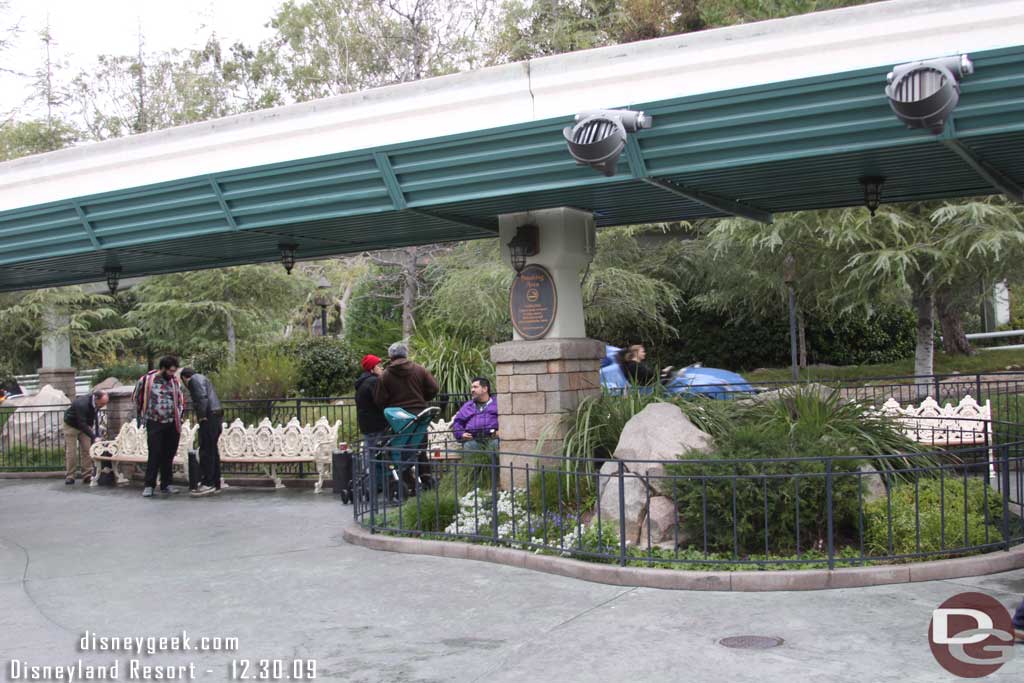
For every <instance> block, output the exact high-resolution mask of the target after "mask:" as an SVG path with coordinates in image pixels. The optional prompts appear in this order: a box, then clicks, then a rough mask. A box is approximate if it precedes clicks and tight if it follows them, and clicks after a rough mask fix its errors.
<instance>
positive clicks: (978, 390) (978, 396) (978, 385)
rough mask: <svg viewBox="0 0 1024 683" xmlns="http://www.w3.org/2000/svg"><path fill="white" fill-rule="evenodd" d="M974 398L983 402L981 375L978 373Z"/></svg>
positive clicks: (975, 378) (975, 377) (975, 379)
mask: <svg viewBox="0 0 1024 683" xmlns="http://www.w3.org/2000/svg"><path fill="white" fill-rule="evenodd" d="M974 391H975V394H974V400H975V401H977V402H978V403H981V375H980V374H977V375H975V376H974Z"/></svg>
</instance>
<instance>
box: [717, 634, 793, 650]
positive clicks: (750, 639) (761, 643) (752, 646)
mask: <svg viewBox="0 0 1024 683" xmlns="http://www.w3.org/2000/svg"><path fill="white" fill-rule="evenodd" d="M784 642H786V641H785V640H783V639H782V638H776V637H775V636H729V637H728V638H722V639H721V640H720V641H718V644H719V645H724V646H725V647H731V648H734V649H737V650H767V649H769V648H772V647H778V646H779V645H782V644H783V643H784Z"/></svg>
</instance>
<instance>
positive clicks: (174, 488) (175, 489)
mask: <svg viewBox="0 0 1024 683" xmlns="http://www.w3.org/2000/svg"><path fill="white" fill-rule="evenodd" d="M179 491H180V489H179V488H178V487H177V486H164V487H163V488H161V489H160V493H162V494H164V495H165V496H166V495H167V494H168V493H178V492H179Z"/></svg>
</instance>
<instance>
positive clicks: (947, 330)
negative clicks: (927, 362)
mask: <svg viewBox="0 0 1024 683" xmlns="http://www.w3.org/2000/svg"><path fill="white" fill-rule="evenodd" d="M935 309H936V312H937V313H938V315H939V325H940V326H941V329H942V350H943V351H945V352H946V353H948V354H950V355H959V356H970V355H972V354H973V353H974V349H972V348H971V343H970V342H969V341H967V335H966V334H964V321H963V318H962V316H961V314H960V309H958V308H957V307H956V305H955V304H954V303H953V296H952V294H951V293H950V292H949V291H946V290H940V291H939V292H938V293H937V294H936V295H935Z"/></svg>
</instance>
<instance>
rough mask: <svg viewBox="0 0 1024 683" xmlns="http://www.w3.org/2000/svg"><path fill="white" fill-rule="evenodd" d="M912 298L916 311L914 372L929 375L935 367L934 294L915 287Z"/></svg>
mask: <svg viewBox="0 0 1024 683" xmlns="http://www.w3.org/2000/svg"><path fill="white" fill-rule="evenodd" d="M912 299H913V305H914V312H915V313H917V344H916V347H915V349H914V374H915V375H931V374H933V371H934V368H935V296H934V294H932V293H931V292H925V291H921V290H920V289H916V288H915V290H914V294H913V297H912Z"/></svg>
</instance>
